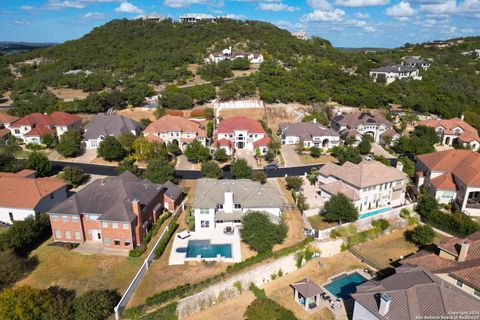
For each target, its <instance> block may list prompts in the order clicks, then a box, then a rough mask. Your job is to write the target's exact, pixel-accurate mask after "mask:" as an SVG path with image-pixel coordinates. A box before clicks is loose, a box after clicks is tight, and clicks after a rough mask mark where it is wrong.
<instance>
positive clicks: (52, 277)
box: [17, 240, 143, 294]
mask: <svg viewBox="0 0 480 320" xmlns="http://www.w3.org/2000/svg"><path fill="white" fill-rule="evenodd" d="M49 243H51V241H50V240H49V241H46V242H45V243H43V244H42V245H41V246H40V247H39V248H37V249H36V250H34V251H33V252H32V253H31V255H32V256H37V257H38V260H39V264H38V266H37V268H36V269H35V270H34V271H33V272H32V273H31V274H29V275H28V276H27V277H25V278H24V279H22V280H21V281H20V282H18V283H17V285H30V286H32V287H36V288H48V287H50V286H53V285H58V286H61V287H65V288H68V289H74V290H76V291H77V293H78V294H81V293H82V292H84V291H87V290H90V289H118V290H119V291H120V292H121V293H123V292H124V291H125V290H126V289H127V287H128V285H129V284H130V281H131V280H132V278H133V277H134V276H135V274H136V272H137V271H138V269H139V268H140V266H141V264H142V262H143V260H142V259H132V258H126V257H117V256H107V255H82V254H80V253H76V252H73V251H68V250H66V249H64V248H60V247H53V246H48V244H49Z"/></svg>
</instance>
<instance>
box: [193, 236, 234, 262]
mask: <svg viewBox="0 0 480 320" xmlns="http://www.w3.org/2000/svg"><path fill="white" fill-rule="evenodd" d="M186 252H187V258H196V257H197V256H198V255H200V256H201V257H202V258H216V257H217V255H220V256H222V257H224V258H232V245H231V244H211V243H210V240H190V241H188V247H187V248H186Z"/></svg>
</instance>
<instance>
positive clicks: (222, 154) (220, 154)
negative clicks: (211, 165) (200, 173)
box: [213, 148, 230, 162]
mask: <svg viewBox="0 0 480 320" xmlns="http://www.w3.org/2000/svg"><path fill="white" fill-rule="evenodd" d="M213 157H214V158H215V160H217V161H218V162H225V161H227V160H228V159H230V157H229V156H228V155H227V151H225V149H223V148H218V149H217V150H215V153H214V154H213Z"/></svg>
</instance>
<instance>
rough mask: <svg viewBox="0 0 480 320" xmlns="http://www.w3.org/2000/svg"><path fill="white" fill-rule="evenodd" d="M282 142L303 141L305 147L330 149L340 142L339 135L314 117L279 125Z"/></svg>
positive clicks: (294, 142)
mask: <svg viewBox="0 0 480 320" xmlns="http://www.w3.org/2000/svg"><path fill="white" fill-rule="evenodd" d="M279 130H280V133H281V138H282V144H286V145H291V144H297V143H299V142H300V141H303V146H304V147H305V148H311V147H317V148H322V149H331V148H333V147H335V146H338V145H339V144H340V135H339V134H338V132H336V131H335V130H333V129H329V128H327V127H324V126H322V125H321V124H319V123H317V120H316V119H313V120H312V121H308V122H298V123H283V124H281V125H280V128H279Z"/></svg>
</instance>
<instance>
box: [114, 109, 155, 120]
mask: <svg viewBox="0 0 480 320" xmlns="http://www.w3.org/2000/svg"><path fill="white" fill-rule="evenodd" d="M154 112H155V110H154V109H152V110H146V109H142V108H132V109H123V110H119V111H117V114H118V115H120V116H124V117H126V118H129V119H132V120H135V121H137V122H139V121H140V120H141V119H150V120H151V121H155V120H156V118H155V115H154Z"/></svg>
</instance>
